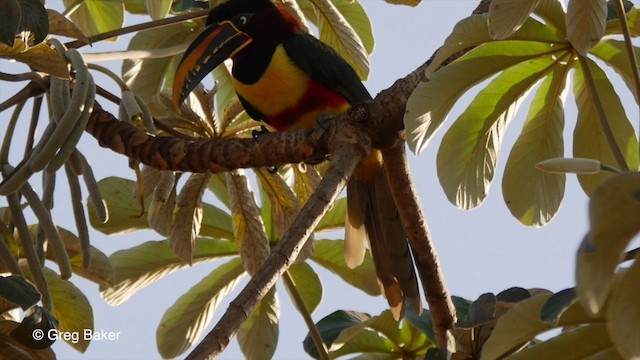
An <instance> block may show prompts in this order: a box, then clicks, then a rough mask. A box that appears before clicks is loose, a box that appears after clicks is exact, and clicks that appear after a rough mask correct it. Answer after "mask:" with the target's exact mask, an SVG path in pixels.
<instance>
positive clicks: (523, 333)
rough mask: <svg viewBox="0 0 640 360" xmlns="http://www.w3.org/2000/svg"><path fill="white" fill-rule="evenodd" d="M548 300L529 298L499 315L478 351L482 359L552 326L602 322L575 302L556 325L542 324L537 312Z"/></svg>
mask: <svg viewBox="0 0 640 360" xmlns="http://www.w3.org/2000/svg"><path fill="white" fill-rule="evenodd" d="M550 297H551V294H548V295H537V296H533V297H531V298H529V299H526V300H523V301H520V302H518V303H516V304H515V305H514V307H513V308H511V310H509V311H507V312H506V313H505V314H504V315H502V316H501V317H500V318H499V319H498V321H497V323H496V325H495V328H494V329H493V332H492V333H491V336H490V337H489V339H487V342H486V343H485V344H484V346H483V348H482V359H497V358H500V357H501V356H503V355H504V354H505V353H507V352H509V351H511V350H512V349H517V348H519V347H520V346H521V345H522V344H525V343H527V342H529V341H531V340H532V339H533V338H534V337H536V336H537V335H538V334H541V333H543V332H545V331H548V330H551V329H553V328H555V327H563V326H573V325H582V324H592V323H596V324H597V323H603V322H604V320H603V319H602V318H592V317H590V316H588V315H587V314H586V313H585V312H584V309H583V308H582V306H581V305H580V304H578V303H575V304H573V305H572V306H570V307H569V308H568V309H567V310H566V311H565V312H564V313H563V314H562V316H561V317H560V319H559V320H558V323H557V325H551V324H549V323H546V322H544V321H542V319H541V318H540V311H541V310H542V307H543V306H544V304H545V303H546V302H547V301H548V299H549V298H550Z"/></svg>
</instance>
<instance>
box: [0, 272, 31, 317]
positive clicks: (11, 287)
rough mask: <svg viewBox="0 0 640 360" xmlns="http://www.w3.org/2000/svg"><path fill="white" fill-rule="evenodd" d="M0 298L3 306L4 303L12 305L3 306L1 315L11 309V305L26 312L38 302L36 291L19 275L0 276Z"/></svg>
mask: <svg viewBox="0 0 640 360" xmlns="http://www.w3.org/2000/svg"><path fill="white" fill-rule="evenodd" d="M0 296H1V297H2V298H3V299H2V301H3V305H4V302H5V301H9V302H11V303H12V304H11V305H10V306H8V307H4V306H3V308H2V313H4V312H5V311H7V310H9V309H11V308H13V307H14V305H13V304H15V305H18V306H20V307H21V308H22V310H27V309H28V308H30V307H32V306H33V305H35V304H36V303H38V301H40V293H39V292H38V290H36V288H34V287H33V285H31V284H30V283H28V282H27V280H25V279H24V278H23V277H22V276H19V275H9V276H0Z"/></svg>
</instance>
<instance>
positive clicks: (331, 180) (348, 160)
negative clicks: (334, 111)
mask: <svg viewBox="0 0 640 360" xmlns="http://www.w3.org/2000/svg"><path fill="white" fill-rule="evenodd" d="M334 128H335V129H336V130H335V133H334V136H333V137H332V138H333V139H335V140H334V141H332V142H331V143H330V144H329V147H330V149H331V150H332V153H333V154H334V156H333V160H332V161H331V165H330V167H329V170H327V172H326V174H325V176H324V177H323V178H322V180H321V181H320V184H319V185H318V188H317V189H316V191H315V192H314V193H313V195H312V196H311V198H309V201H308V202H307V203H306V204H305V206H304V207H303V208H302V210H301V211H300V213H299V214H298V216H297V217H296V219H295V220H294V222H293V225H292V226H291V227H290V228H289V230H288V231H287V232H286V234H285V235H284V236H283V238H282V239H281V241H280V243H278V245H277V246H276V247H275V248H274V249H273V251H272V252H271V254H270V255H269V257H268V258H267V259H266V261H265V263H264V265H263V266H262V268H261V269H260V271H259V272H258V273H256V274H255V276H254V277H253V278H251V280H250V281H249V283H248V284H247V286H245V288H244V289H243V290H242V292H241V293H240V294H239V295H238V296H237V297H236V298H235V299H234V300H233V301H232V302H231V304H230V305H229V308H228V309H227V311H226V312H225V313H224V315H223V316H222V318H221V319H220V321H218V323H217V324H216V325H215V327H214V328H213V330H211V332H209V334H207V336H206V337H205V338H204V339H203V340H202V341H201V342H200V343H199V344H198V346H197V347H196V348H195V349H194V350H193V351H192V352H191V353H190V354H189V356H187V359H192V360H193V359H213V358H215V357H216V356H218V355H220V353H222V351H223V350H224V349H225V348H226V346H227V345H228V344H229V342H230V341H231V338H232V337H233V336H234V335H235V334H236V333H237V331H238V329H239V328H240V325H241V324H242V323H243V322H244V321H245V320H246V319H247V317H248V316H249V314H250V313H251V311H252V310H253V309H254V308H255V307H256V305H257V303H258V302H259V301H260V300H261V299H262V298H263V297H264V295H266V293H267V292H268V291H269V290H270V289H271V287H273V285H274V284H275V283H276V281H277V280H278V278H279V277H280V276H281V275H282V274H283V273H284V272H285V271H286V270H287V269H288V268H289V266H290V265H291V264H293V262H294V261H295V259H296V258H297V257H298V254H299V253H300V250H301V249H302V247H303V246H304V243H305V241H307V239H308V238H309V236H310V235H311V233H312V232H313V229H315V227H316V225H317V224H318V222H319V221H320V218H321V217H322V216H323V215H324V214H325V213H326V212H327V211H328V210H329V209H330V208H331V206H332V204H333V202H334V201H335V200H336V198H337V197H338V195H339V194H340V192H342V190H343V189H344V187H345V185H346V182H347V179H348V178H349V175H350V174H351V173H352V172H353V170H354V169H355V166H356V165H357V164H358V162H359V161H360V159H362V157H363V156H364V155H365V154H367V153H368V152H369V150H370V146H369V144H370V141H369V139H368V137H367V136H366V134H364V133H362V132H361V131H359V130H358V129H357V128H355V127H353V126H350V125H349V124H347V123H343V124H340V125H339V126H335V127H334Z"/></svg>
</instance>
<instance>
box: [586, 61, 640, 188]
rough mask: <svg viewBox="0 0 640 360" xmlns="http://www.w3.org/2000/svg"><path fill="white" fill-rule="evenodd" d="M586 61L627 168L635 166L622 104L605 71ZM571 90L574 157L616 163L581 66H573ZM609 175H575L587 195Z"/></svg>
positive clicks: (631, 133) (631, 135)
mask: <svg viewBox="0 0 640 360" xmlns="http://www.w3.org/2000/svg"><path fill="white" fill-rule="evenodd" d="M586 61H587V64H588V67H589V71H590V72H591V75H592V76H593V78H594V82H595V86H596V91H597V96H598V97H599V98H600V103H602V104H603V106H605V107H606V116H607V122H608V123H609V126H610V127H611V131H612V132H613V136H614V138H615V141H616V143H617V145H618V147H619V148H620V151H622V154H623V156H624V158H625V159H626V161H627V165H628V166H629V168H630V169H632V170H636V169H638V139H637V138H636V135H635V132H634V130H633V126H631V123H630V122H629V119H628V118H627V114H626V113H625V110H624V106H623V105H622V102H621V101H620V98H619V97H618V94H616V91H615V89H614V88H613V85H612V84H611V82H610V81H609V79H608V78H607V75H606V74H605V72H604V71H603V70H602V69H601V68H600V67H599V66H598V65H597V64H596V63H595V62H594V61H592V60H590V59H586ZM573 92H574V96H575V99H576V105H577V107H578V123H577V124H576V128H575V130H574V132H573V155H574V157H577V158H587V159H595V160H599V161H600V162H602V163H603V164H605V165H609V166H616V165H617V163H616V161H615V158H614V156H613V153H612V151H611V149H610V147H609V143H608V142H607V140H606V138H605V135H604V132H603V131H602V127H601V125H600V120H599V118H598V113H597V111H596V109H595V107H594V105H593V104H594V101H595V100H594V99H593V95H592V94H590V93H589V90H588V88H587V86H586V84H585V75H584V69H582V67H581V66H579V67H576V71H575V73H574V87H573ZM612 176H613V175H612V174H611V173H609V172H604V171H602V172H600V173H598V174H594V175H578V180H579V181H580V185H581V186H582V189H583V190H584V192H585V193H587V195H591V194H593V192H594V191H595V189H596V188H597V187H598V186H599V185H600V184H602V183H603V182H604V181H605V180H606V179H608V178H610V177H612Z"/></svg>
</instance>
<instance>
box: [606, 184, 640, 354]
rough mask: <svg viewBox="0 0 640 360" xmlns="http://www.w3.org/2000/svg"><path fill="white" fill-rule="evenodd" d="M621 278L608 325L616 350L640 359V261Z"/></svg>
mask: <svg viewBox="0 0 640 360" xmlns="http://www.w3.org/2000/svg"><path fill="white" fill-rule="evenodd" d="M639 190H640V189H638V187H636V193H635V194H636V197H635V200H636V204H638V203H640V192H638V191H639ZM636 214H638V212H636ZM635 218H636V219H639V218H640V216H636V217H635ZM638 222H640V220H638ZM621 276H622V277H621V279H620V280H619V281H618V282H617V283H616V286H615V290H614V293H613V296H612V298H611V303H610V305H609V307H608V315H607V318H608V319H609V322H608V323H607V325H608V327H609V333H610V334H611V339H612V340H613V343H614V345H615V347H616V349H617V350H618V351H619V352H620V353H621V354H622V355H623V356H624V358H625V359H637V358H638V357H640V326H638V324H640V301H638V299H640V286H638V284H640V260H638V259H636V261H635V263H633V265H631V268H629V269H628V270H627V271H624V272H623V273H622V274H621Z"/></svg>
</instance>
